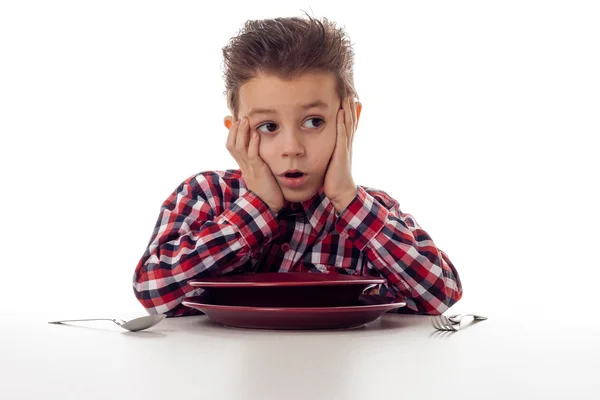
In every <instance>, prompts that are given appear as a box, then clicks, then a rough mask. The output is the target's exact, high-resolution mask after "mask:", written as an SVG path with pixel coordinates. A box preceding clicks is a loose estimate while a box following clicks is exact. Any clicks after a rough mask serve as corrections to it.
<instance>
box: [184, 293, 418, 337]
mask: <svg viewBox="0 0 600 400" xmlns="http://www.w3.org/2000/svg"><path fill="white" fill-rule="evenodd" d="M183 305H184V306H186V307H191V308H195V309H197V310H200V311H202V312H203V313H205V314H206V315H207V316H208V317H209V318H210V319H212V320H213V321H215V322H218V323H220V324H223V325H226V326H232V327H237V328H254V329H341V328H355V327H359V326H362V325H364V324H367V323H369V322H372V321H375V320H376V319H377V318H379V317H380V316H381V315H382V314H383V313H385V312H387V311H391V310H393V309H395V308H400V307H404V306H405V305H406V303H405V302H400V301H398V300H394V299H389V298H386V297H383V296H375V295H362V296H360V297H359V299H358V301H356V302H355V304H354V305H352V306H345V307H344V306H343V307H243V306H226V305H220V304H215V303H214V302H212V301H211V300H209V298H208V296H205V295H202V296H197V297H192V298H189V299H187V300H184V301H183Z"/></svg>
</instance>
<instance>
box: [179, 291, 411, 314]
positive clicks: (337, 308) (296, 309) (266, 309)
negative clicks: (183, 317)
mask: <svg viewBox="0 0 600 400" xmlns="http://www.w3.org/2000/svg"><path fill="white" fill-rule="evenodd" d="M361 296H370V295H361ZM186 303H188V304H194V305H196V306H201V307H203V308H207V309H209V310H218V311H238V312H275V313H277V312H284V311H285V312H292V313H303V312H317V313H321V314H326V313H332V312H353V311H362V310H364V311H367V310H370V311H372V310H376V309H379V308H387V307H391V309H393V308H402V307H406V302H405V301H398V302H393V303H382V304H365V305H353V306H334V307H252V306H232V305H225V304H208V303H200V302H195V301H190V300H183V301H182V302H181V304H183V305H184V306H186V307H190V308H196V307H191V306H190V305H188V304H186Z"/></svg>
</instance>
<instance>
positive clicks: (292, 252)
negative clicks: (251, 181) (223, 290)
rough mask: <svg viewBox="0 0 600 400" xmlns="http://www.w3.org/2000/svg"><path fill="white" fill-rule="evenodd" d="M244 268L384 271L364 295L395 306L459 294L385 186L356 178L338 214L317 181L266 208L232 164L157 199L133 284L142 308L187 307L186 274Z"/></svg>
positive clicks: (449, 269)
mask: <svg viewBox="0 0 600 400" xmlns="http://www.w3.org/2000/svg"><path fill="white" fill-rule="evenodd" d="M245 272H308V273H343V274H351V275H368V276H379V277H384V278H385V279H386V283H385V284H382V285H378V286H377V287H375V288H372V289H371V290H369V291H367V292H365V293H369V294H379V295H383V296H389V297H394V298H401V299H402V301H405V302H406V303H407V306H406V307H405V308H400V309H399V312H411V313H420V314H440V313H443V312H444V311H445V310H446V309H448V307H450V306H451V305H453V304H454V303H455V302H457V301H458V300H459V299H460V298H461V296H462V285H461V283H460V279H459V277H458V273H457V271H456V269H455V268H454V266H453V265H452V263H451V262H450V260H449V259H448V256H447V255H446V254H445V253H444V252H443V251H441V250H440V249H438V248H437V247H436V245H435V244H434V243H433V241H432V240H431V238H430V237H429V235H428V234H427V232H425V231H424V230H422V229H421V228H420V227H419V225H418V224H417V222H416V221H415V219H414V218H413V217H412V216H411V215H410V214H405V213H402V212H401V211H400V208H399V204H398V202H396V201H395V200H394V199H392V198H391V197H390V196H389V195H387V194H386V193H385V192H383V191H381V190H376V189H372V188H367V187H364V186H360V185H358V188H357V195H356V197H355V198H354V199H353V200H352V202H351V203H350V204H349V205H348V207H347V208H346V209H345V210H344V211H343V212H342V213H341V214H338V213H337V211H336V210H335V208H334V207H333V204H332V203H331V202H330V201H329V199H328V198H327V197H326V196H325V193H324V190H323V188H321V189H320V190H319V192H318V193H316V194H315V195H314V196H313V197H312V198H311V199H309V200H306V201H304V202H301V203H290V202H288V201H287V200H286V201H285V204H284V207H283V208H282V209H281V210H280V211H279V212H278V213H277V214H275V213H274V212H273V211H271V209H270V208H269V207H268V206H267V205H266V203H264V202H263V201H262V200H261V199H260V198H259V197H258V196H257V195H256V194H254V193H253V192H252V191H250V190H248V189H247V188H246V185H245V182H244V180H243V178H242V175H241V171H240V170H226V171H208V172H202V173H199V174H197V175H194V176H192V177H190V178H188V179H187V180H185V181H184V182H183V183H181V185H179V187H177V189H176V190H175V191H174V192H173V193H172V194H171V195H170V196H169V197H168V198H167V200H166V201H165V202H164V203H163V205H162V207H161V210H160V214H159V216H158V221H157V222H156V226H155V228H154V232H153V233H152V236H151V238H150V242H149V244H148V247H147V248H146V251H145V252H144V254H143V256H142V258H141V260H140V261H139V263H138V265H137V267H136V270H135V274H134V278H133V290H134V293H135V295H136V297H137V298H138V299H139V301H140V302H141V303H142V305H143V306H144V307H145V308H146V309H147V311H148V312H149V313H161V314H166V315H168V316H181V315H191V314H195V313H199V312H198V311H197V310H193V309H189V308H187V307H185V306H183V305H182V304H181V302H182V300H183V299H184V298H186V297H191V296H195V295H198V294H199V293H200V292H202V289H198V288H194V287H191V286H189V285H188V284H187V283H188V281H189V280H192V279H198V278H200V277H207V276H219V275H225V274H234V273H245Z"/></svg>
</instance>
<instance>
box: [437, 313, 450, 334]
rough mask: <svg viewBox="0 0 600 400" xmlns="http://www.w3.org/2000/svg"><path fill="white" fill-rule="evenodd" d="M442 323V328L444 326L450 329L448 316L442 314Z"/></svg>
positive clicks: (447, 329)
mask: <svg viewBox="0 0 600 400" xmlns="http://www.w3.org/2000/svg"><path fill="white" fill-rule="evenodd" d="M439 318H440V325H441V326H442V328H444V330H445V331H449V330H450V329H452V328H450V323H449V321H448V318H446V317H445V316H443V315H440V317H439Z"/></svg>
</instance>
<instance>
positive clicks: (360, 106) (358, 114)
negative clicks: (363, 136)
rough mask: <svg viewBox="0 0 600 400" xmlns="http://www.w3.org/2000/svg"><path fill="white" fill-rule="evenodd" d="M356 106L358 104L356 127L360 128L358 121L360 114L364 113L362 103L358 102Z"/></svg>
mask: <svg viewBox="0 0 600 400" xmlns="http://www.w3.org/2000/svg"><path fill="white" fill-rule="evenodd" d="M355 104H356V127H357V128H358V121H360V112H361V111H362V103H361V102H359V101H357V102H356V103H355Z"/></svg>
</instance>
